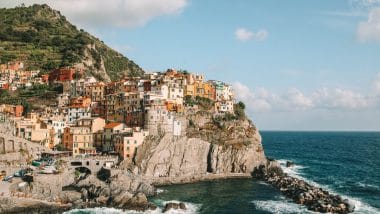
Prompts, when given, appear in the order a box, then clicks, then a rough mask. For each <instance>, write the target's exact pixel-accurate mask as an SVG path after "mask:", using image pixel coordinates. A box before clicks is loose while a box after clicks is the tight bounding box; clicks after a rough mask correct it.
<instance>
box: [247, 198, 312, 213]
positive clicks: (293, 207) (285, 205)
mask: <svg viewBox="0 0 380 214" xmlns="http://www.w3.org/2000/svg"><path fill="white" fill-rule="evenodd" d="M251 203H253V204H254V205H255V207H256V208H258V209H260V210H263V211H267V212H270V213H274V214H277V213H278V214H280V213H281V214H282V213H314V212H311V211H308V210H307V209H306V208H305V207H303V206H300V205H298V204H295V203H292V202H288V201H286V200H282V201H275V200H265V201H252V202H251Z"/></svg>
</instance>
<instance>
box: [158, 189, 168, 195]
mask: <svg viewBox="0 0 380 214" xmlns="http://www.w3.org/2000/svg"><path fill="white" fill-rule="evenodd" d="M166 191H167V190H164V189H159V188H157V189H156V193H157V194H160V193H163V192H166Z"/></svg>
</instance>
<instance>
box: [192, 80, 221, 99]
mask: <svg viewBox="0 0 380 214" xmlns="http://www.w3.org/2000/svg"><path fill="white" fill-rule="evenodd" d="M185 94H186V96H192V97H197V96H198V97H203V98H207V99H210V100H215V96H216V92H215V87H214V85H213V84H211V83H209V82H199V81H196V82H194V83H193V84H188V85H186V93H185Z"/></svg>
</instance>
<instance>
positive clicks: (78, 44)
mask: <svg viewBox="0 0 380 214" xmlns="http://www.w3.org/2000/svg"><path fill="white" fill-rule="evenodd" d="M90 47H91V48H90ZM86 52H87V54H86ZM88 57H91V58H92V59H93V60H94V67H93V68H91V69H96V70H99V69H100V68H101V65H102V61H103V62H104V66H105V69H106V71H107V73H108V75H109V76H110V77H111V79H112V80H116V79H118V78H121V77H122V76H124V75H132V76H137V75H141V74H142V73H143V71H142V69H141V68H140V67H139V66H138V65H136V64H135V63H134V62H133V61H131V60H129V59H128V58H126V57H124V56H123V55H121V54H120V53H118V52H116V51H114V50H112V49H111V48H109V47H108V46H106V45H105V44H103V42H101V41H100V40H99V39H97V38H95V37H93V36H91V35H90V34H88V33H87V32H85V31H83V30H78V29H77V28H76V27H75V26H74V25H72V24H71V23H69V22H68V21H67V20H66V18H65V17H64V16H62V15H61V14H60V12H59V11H55V10H53V9H51V8H50V7H49V6H47V5H33V6H30V7H24V6H21V7H16V8H11V9H5V8H3V9H1V8H0V63H7V62H10V61H13V60H22V61H25V62H26V65H27V66H28V68H29V69H40V70H42V71H43V72H47V71H50V70H51V69H54V68H58V67H62V66H72V65H73V64H75V63H80V62H82V61H83V60H85V59H87V58H88ZM89 69H90V68H89Z"/></svg>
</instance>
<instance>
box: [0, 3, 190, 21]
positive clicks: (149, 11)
mask: <svg viewBox="0 0 380 214" xmlns="http://www.w3.org/2000/svg"><path fill="white" fill-rule="evenodd" d="M22 2H24V3H25V4H27V5H30V4H34V3H38V4H44V3H46V4H48V5H50V6H51V7H53V8H54V9H56V10H60V11H62V13H63V14H64V15H65V16H67V17H68V18H69V19H70V20H72V21H74V22H75V23H76V24H80V25H85V26H99V25H104V26H107V25H113V26H118V27H135V26H141V25H144V24H146V23H147V22H149V21H151V20H152V19H154V18H156V17H159V16H164V15H173V14H179V13H181V12H182V10H183V9H184V8H185V7H186V5H187V4H188V2H187V0H108V1H104V0H39V1H38V0H25V1H22V0H2V2H1V3H0V7H11V6H17V5H20V4H21V3H22Z"/></svg>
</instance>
